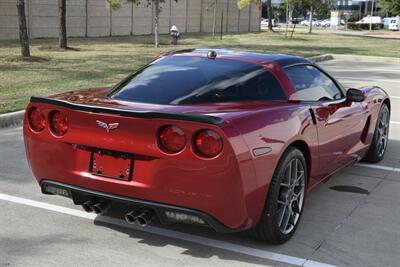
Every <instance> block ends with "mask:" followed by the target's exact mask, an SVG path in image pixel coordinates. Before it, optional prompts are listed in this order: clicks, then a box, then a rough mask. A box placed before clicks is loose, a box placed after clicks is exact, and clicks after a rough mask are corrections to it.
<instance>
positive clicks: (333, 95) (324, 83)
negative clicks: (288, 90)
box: [286, 66, 343, 101]
mask: <svg viewBox="0 0 400 267" xmlns="http://www.w3.org/2000/svg"><path fill="white" fill-rule="evenodd" d="M286 73H287V75H288V76H289V79H290V80H291V81H292V83H293V86H294V88H295V92H293V93H292V95H290V96H289V100H298V101H330V100H331V101H332V100H338V99H341V98H342V97H343V94H342V91H341V90H340V89H339V88H338V87H337V86H336V84H335V83H334V82H333V81H332V80H331V79H330V78H329V77H328V76H326V75H325V74H324V73H323V72H321V71H320V70H319V69H317V68H315V67H313V66H294V67H290V68H288V69H286Z"/></svg>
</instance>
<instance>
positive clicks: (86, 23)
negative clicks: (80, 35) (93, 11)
mask: <svg viewBox="0 0 400 267" xmlns="http://www.w3.org/2000/svg"><path fill="white" fill-rule="evenodd" d="M88 5H89V4H88V0H85V37H88V24H89V17H88Z"/></svg>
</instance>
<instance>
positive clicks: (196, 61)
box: [110, 56, 286, 105]
mask: <svg viewBox="0 0 400 267" xmlns="http://www.w3.org/2000/svg"><path fill="white" fill-rule="evenodd" d="M110 97H111V98H113V99H117V100H124V101H132V102H144V103H152V104H171V105H179V104H201V103H212V102H235V101H249V100H286V96H285V94H284V92H283V90H282V88H281V86H280V84H279V82H278V81H277V80H276V79H275V77H274V76H273V75H272V73H270V72H269V71H267V70H266V69H265V68H263V67H261V66H259V65H256V64H251V63H247V62H242V61H234V60H227V59H208V58H200V57H186V56H176V57H165V58H161V59H158V60H156V61H154V62H153V63H151V64H150V65H148V66H147V67H145V68H144V69H142V70H141V71H139V72H137V73H135V74H134V75H132V76H131V77H129V78H128V79H126V80H125V81H123V82H122V83H121V84H120V85H118V86H117V87H116V88H115V89H114V90H113V91H112V92H111V94H110Z"/></svg>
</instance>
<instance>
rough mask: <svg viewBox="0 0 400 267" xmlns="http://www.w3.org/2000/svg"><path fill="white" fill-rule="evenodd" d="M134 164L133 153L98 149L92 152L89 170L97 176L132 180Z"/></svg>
mask: <svg viewBox="0 0 400 267" xmlns="http://www.w3.org/2000/svg"><path fill="white" fill-rule="evenodd" d="M133 164H134V158H133V155H130V154H126V153H119V152H113V151H106V150H98V151H92V152H91V157H90V166H89V171H90V173H91V174H92V175H95V176H100V177H106V178H112V179H118V180H123V181H130V180H131V179H132V174H133Z"/></svg>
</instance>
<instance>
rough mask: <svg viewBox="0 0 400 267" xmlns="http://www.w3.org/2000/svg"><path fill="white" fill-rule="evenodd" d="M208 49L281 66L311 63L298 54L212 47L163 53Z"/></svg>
mask: <svg viewBox="0 0 400 267" xmlns="http://www.w3.org/2000/svg"><path fill="white" fill-rule="evenodd" d="M209 51H215V52H216V53H217V55H224V56H232V57H237V58H238V60H240V58H251V59H254V60H255V62H258V61H259V62H260V63H261V62H264V61H271V62H275V63H277V64H279V65H280V66H281V67H283V68H284V67H287V66H290V65H295V64H304V63H311V61H310V60H308V59H306V58H304V57H299V56H292V55H286V54H267V53H262V52H251V51H236V50H228V49H213V48H200V49H185V50H179V51H172V52H170V53H167V54H165V55H173V54H202V55H203V54H204V55H207V53H208V52H209Z"/></svg>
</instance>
